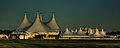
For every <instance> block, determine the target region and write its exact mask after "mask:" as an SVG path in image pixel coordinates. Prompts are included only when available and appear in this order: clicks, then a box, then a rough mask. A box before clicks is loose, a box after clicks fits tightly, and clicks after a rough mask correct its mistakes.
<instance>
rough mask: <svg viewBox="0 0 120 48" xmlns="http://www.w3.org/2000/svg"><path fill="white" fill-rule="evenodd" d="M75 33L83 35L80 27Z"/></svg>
mask: <svg viewBox="0 0 120 48" xmlns="http://www.w3.org/2000/svg"><path fill="white" fill-rule="evenodd" d="M77 34H78V35H84V34H83V33H82V29H81V27H80V29H79V31H78V32H77Z"/></svg>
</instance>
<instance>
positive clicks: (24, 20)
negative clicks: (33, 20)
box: [16, 11, 30, 31]
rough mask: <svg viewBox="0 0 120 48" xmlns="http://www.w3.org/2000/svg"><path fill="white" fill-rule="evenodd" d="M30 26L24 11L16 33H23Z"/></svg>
mask: <svg viewBox="0 0 120 48" xmlns="http://www.w3.org/2000/svg"><path fill="white" fill-rule="evenodd" d="M29 26H30V22H29V21H28V19H27V15H26V11H25V13H24V19H23V21H22V23H21V25H20V26H19V27H18V28H17V29H16V31H25V30H27V28H28V27H29Z"/></svg>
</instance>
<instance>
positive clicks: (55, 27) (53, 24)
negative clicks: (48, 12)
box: [47, 12, 59, 32]
mask: <svg viewBox="0 0 120 48" xmlns="http://www.w3.org/2000/svg"><path fill="white" fill-rule="evenodd" d="M47 26H48V27H49V28H50V29H51V30H53V31H57V32H58V31H59V26H58V25H57V23H56V20H55V15H54V12H52V18H51V20H50V21H49V22H47Z"/></svg>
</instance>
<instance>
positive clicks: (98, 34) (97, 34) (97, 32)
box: [94, 28, 101, 36]
mask: <svg viewBox="0 0 120 48" xmlns="http://www.w3.org/2000/svg"><path fill="white" fill-rule="evenodd" d="M94 36H101V35H100V33H99V31H98V29H97V28H96V32H95V34H94Z"/></svg>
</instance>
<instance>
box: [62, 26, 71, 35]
mask: <svg viewBox="0 0 120 48" xmlns="http://www.w3.org/2000/svg"><path fill="white" fill-rule="evenodd" d="M64 34H72V33H71V32H70V31H69V29H68V27H66V30H65V32H64Z"/></svg>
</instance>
